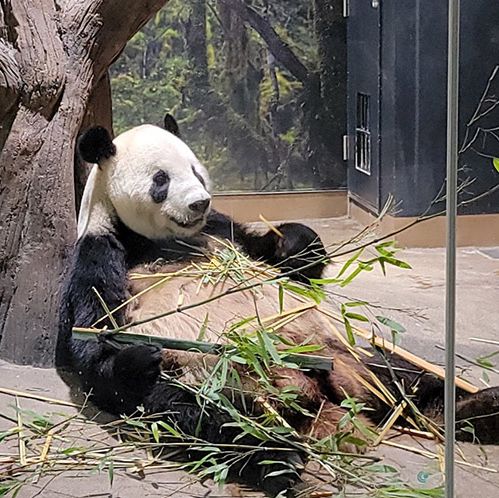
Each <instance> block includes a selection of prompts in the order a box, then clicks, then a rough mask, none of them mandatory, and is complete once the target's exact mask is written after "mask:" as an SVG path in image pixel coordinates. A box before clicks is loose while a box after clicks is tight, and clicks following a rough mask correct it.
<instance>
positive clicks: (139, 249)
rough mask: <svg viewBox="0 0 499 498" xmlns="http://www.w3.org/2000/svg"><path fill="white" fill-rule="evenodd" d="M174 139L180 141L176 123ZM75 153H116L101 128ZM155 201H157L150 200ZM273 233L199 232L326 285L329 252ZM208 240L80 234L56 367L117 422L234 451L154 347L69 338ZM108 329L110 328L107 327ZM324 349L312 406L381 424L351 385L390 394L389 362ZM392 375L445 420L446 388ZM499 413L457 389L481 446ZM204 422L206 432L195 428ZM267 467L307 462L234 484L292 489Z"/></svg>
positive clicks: (117, 223) (223, 222)
mask: <svg viewBox="0 0 499 498" xmlns="http://www.w3.org/2000/svg"><path fill="white" fill-rule="evenodd" d="M173 122H174V120H173ZM165 124H166V125H168V126H169V127H172V126H173V125H172V120H171V119H168V120H165ZM171 131H172V132H173V134H174V135H176V136H178V127H177V126H176V123H175V126H173V129H171ZM79 152H80V154H81V156H82V158H83V159H84V160H86V161H90V162H94V161H97V162H101V161H102V160H103V159H104V160H107V159H109V158H112V157H113V156H114V154H116V147H115V145H114V144H113V142H112V141H111V139H110V137H109V134H108V133H107V132H106V131H105V130H104V131H103V129H102V128H98V129H92V130H90V131H88V132H87V133H86V134H85V135H83V137H82V138H81V139H80V140H79ZM104 167H105V166H104ZM192 170H193V171H192V173H193V174H194V175H195V176H196V177H197V176H198V175H199V176H201V179H202V180H203V182H201V180H199V178H198V180H199V181H200V184H201V185H202V184H203V183H204V182H205V178H203V177H202V175H200V172H199V171H200V170H199V168H197V169H195V168H194V166H192ZM151 182H152V180H151ZM203 187H206V185H203ZM199 188H201V187H199ZM200 192H201V190H200ZM201 193H202V192H201ZM151 202H155V201H154V195H152V194H151ZM196 202H197V201H196ZM203 202H206V199H203ZM193 204H195V202H194V203H193ZM181 223H183V222H181ZM185 225H186V226H187V225H189V223H188V222H186V223H185ZM180 226H182V225H180ZM277 229H278V231H279V232H280V234H281V235H277V233H276V232H274V231H272V230H269V231H268V232H267V233H266V234H264V235H259V234H255V233H253V232H252V231H250V230H248V229H247V228H245V227H244V226H243V225H241V224H238V223H236V222H234V221H233V220H231V219H230V218H229V217H227V216H225V215H223V214H221V213H218V212H215V211H211V212H210V214H207V216H206V219H205V225H204V229H203V231H204V232H205V233H207V234H212V235H216V236H218V237H221V238H228V239H231V240H234V241H235V242H236V243H237V244H238V245H239V246H240V247H241V249H242V250H243V251H244V252H246V253H247V254H248V255H249V256H250V257H252V258H254V259H258V260H263V261H266V262H267V263H270V264H271V265H275V266H279V267H281V268H282V269H283V271H284V272H286V274H288V275H289V276H290V277H291V278H296V279H298V280H301V281H304V282H306V281H307V280H308V279H309V278H318V277H320V276H321V274H322V271H323V268H324V262H323V260H324V256H325V255H326V251H325V249H324V246H323V244H322V242H321V241H320V238H319V237H318V235H317V234H316V233H315V232H314V231H313V230H311V229H310V228H308V227H306V226H304V225H302V224H298V223H285V224H282V225H280V226H278V227H277ZM205 241H206V239H205V238H203V237H202V236H201V237H200V236H199V235H196V234H194V235H193V236H189V235H187V236H186V237H185V238H184V239H183V240H182V236H180V237H176V238H174V237H163V238H151V237H148V236H144V235H140V234H139V233H137V232H135V231H134V230H132V229H130V228H129V227H128V226H126V225H125V224H124V223H123V222H122V221H121V220H120V219H119V218H117V217H114V218H113V220H112V223H111V224H108V225H106V226H105V229H103V230H100V231H98V233H86V234H85V235H83V236H82V237H81V238H80V239H79V241H78V242H77V244H76V247H75V250H74V254H73V258H72V261H71V264H70V267H69V269H68V272H67V275H66V278H65V284H64V287H63V291H62V300H61V311H60V330H59V339H58V348H57V363H58V366H59V367H70V368H71V369H72V370H73V371H74V372H76V373H77V374H78V376H79V378H80V381H81V383H82V385H83V387H84V389H85V390H86V391H91V392H92V395H93V398H92V399H93V401H94V402H95V404H96V405H97V406H98V407H100V408H101V409H105V410H107V411H109V412H111V413H114V414H117V415H119V414H131V413H134V412H136V409H137V406H139V405H142V406H143V407H144V409H145V411H146V413H148V414H168V415H164V416H166V417H167V418H168V419H169V421H171V422H173V423H174V424H176V425H177V426H178V427H179V429H181V430H182V431H184V432H185V433H187V434H193V435H194V434H195V435H197V436H198V437H200V438H202V439H204V440H206V441H209V442H212V443H219V444H222V443H232V442H233V441H234V439H235V437H236V436H238V431H237V430H236V428H234V427H232V426H226V425H225V424H226V422H229V419H228V416H227V415H226V414H225V413H224V412H222V411H220V410H217V409H213V408H209V407H206V406H205V407H203V408H201V407H200V406H199V404H198V402H197V400H196V398H195V396H194V395H193V394H191V393H190V392H188V391H185V390H183V389H181V388H179V387H178V386H177V385H176V384H174V383H170V382H167V381H165V380H163V379H160V362H161V352H160V350H159V349H158V348H156V347H153V346H148V345H140V346H137V345H133V346H126V347H124V348H123V347H122V348H116V347H115V346H113V345H112V344H111V343H109V342H106V341H101V342H91V341H79V340H75V339H72V337H71V330H72V327H89V326H91V325H92V324H93V323H94V322H96V321H97V320H98V319H100V318H101V316H102V307H101V304H100V302H99V300H98V299H97V297H96V295H95V292H94V291H93V288H95V289H98V291H99V293H100V295H101V297H102V299H103V300H104V301H105V303H106V304H107V306H108V307H109V308H110V309H114V308H116V307H118V306H119V305H120V304H121V303H123V302H124V301H125V300H126V298H127V286H128V271H129V270H130V269H131V268H133V267H135V266H136V265H138V264H141V263H150V262H153V261H156V260H157V259H159V258H161V259H162V260H167V261H172V262H178V261H181V260H182V259H189V258H190V257H191V256H190V254H189V253H188V252H186V250H185V247H186V243H187V244H189V246H190V247H192V246H196V245H198V246H199V247H202V246H203V245H204V244H205ZM114 318H115V319H116V321H117V322H118V324H120V325H121V324H123V323H124V321H125V316H124V314H123V310H122V311H120V312H117V313H116V314H115V315H114ZM108 325H109V326H111V324H110V323H108ZM179 333H180V331H179ZM299 333H301V335H302V337H301V340H306V339H308V332H307V330H302V331H301V332H299ZM324 345H325V347H326V348H329V349H328V351H330V352H331V354H333V355H334V356H335V359H336V360H337V362H336V365H335V371H334V372H326V373H317V372H309V373H308V374H306V375H305V376H303V377H302V378H301V379H300V382H303V386H304V387H303V390H304V391H306V390H308V391H309V393H308V398H307V399H308V402H309V404H310V407H311V408H312V409H316V410H322V411H323V412H324V416H325V417H326V412H327V409H326V408H323V407H324V400H326V401H327V403H328V404H329V407H330V410H331V417H330V418H331V421H333V422H334V421H337V419H338V415H337V413H336V411H337V408H336V407H337V406H338V405H339V404H340V403H341V401H342V399H344V397H342V396H343V394H341V393H342V392H343V393H344V391H343V388H344V389H345V390H346V391H348V392H349V394H350V395H351V396H356V397H358V398H360V400H361V401H365V402H367V403H368V404H369V405H370V406H371V407H372V408H373V411H372V412H371V414H370V418H371V419H372V420H375V421H379V420H381V419H382V418H383V416H384V415H385V414H386V413H387V411H388V409H387V408H386V407H385V406H383V405H382V403H380V402H379V400H378V399H377V398H376V397H374V396H373V395H372V394H371V393H369V392H368V391H366V389H365V388H363V387H362V386H361V385H360V384H359V383H358V382H357V381H355V377H354V376H352V375H351V371H352V370H356V371H357V372H361V373H365V372H367V371H368V369H371V370H372V371H374V372H375V373H376V374H377V375H378V376H379V378H380V379H382V381H383V382H385V384H386V385H387V386H393V377H392V375H393V371H391V370H389V369H387V368H386V367H384V366H383V365H384V362H383V359H382V358H381V357H380V356H379V355H378V356H375V357H374V358H373V359H372V360H371V362H370V364H367V363H365V364H360V363H358V362H356V361H355V360H354V359H353V358H352V357H351V355H350V354H349V353H348V352H347V351H346V350H345V348H344V347H343V346H341V344H339V343H338V342H336V341H335V340H333V339H332V338H331V339H329V338H328V339H326V340H325V341H324ZM392 362H393V359H392ZM396 366H397V367H400V370H399V369H397V372H398V373H397V375H398V376H399V380H401V381H402V383H403V384H405V385H406V386H410V385H413V384H414V383H415V382H418V383H419V388H418V391H417V392H416V394H415V396H414V402H415V403H416V404H417V405H418V406H419V408H420V409H421V410H422V411H423V412H425V413H427V414H429V415H431V416H433V417H434V418H436V419H437V421H438V420H439V416H440V414H441V411H442V398H443V396H442V394H443V389H442V388H443V383H442V381H441V380H439V379H436V378H435V377H433V376H431V375H429V374H426V373H421V372H417V371H415V370H414V368H413V367H412V366H410V365H408V364H406V363H404V362H402V361H400V360H399V361H398V363H397V365H396ZM392 392H393V393H394V395H395V396H396V397H397V396H398V392H397V389H396V388H392ZM319 406H320V408H319ZM335 410H336V411H335ZM339 410H340V411H341V409H339ZM498 412H499V390H498V389H497V388H491V389H488V390H484V391H481V392H479V393H477V394H474V395H469V394H466V393H464V392H462V391H460V390H458V405H457V419H458V420H463V419H465V418H469V417H476V416H478V417H479V418H478V419H476V421H475V422H476V423H475V434H476V435H477V437H478V438H479V439H480V440H481V441H482V442H498V441H499V415H498V414H497V413H498ZM321 413H322V412H321ZM485 415H488V417H485ZM321 416H322V415H321ZM201 417H203V418H202V420H203V423H202V424H201V425H200V426H198V425H199V424H198V422H199V420H200V418H201ZM293 422H294V423H296V425H297V426H300V424H301V423H302V421H300V420H294V421H293ZM459 434H460V438H461V439H466V438H467V437H469V436H470V434H469V432H460V433H459ZM238 443H239V444H241V445H244V444H248V445H256V444H260V441H258V440H256V439H254V438H253V437H252V436H250V435H245V436H244V437H243V438H242V439H239V440H238ZM194 456H195V455H193V454H189V455H187V457H194ZM263 460H277V461H284V462H287V464H288V465H290V466H291V467H292V468H296V469H298V468H299V466H300V465H301V462H302V459H301V455H299V454H298V453H297V452H295V451H270V450H268V451H264V452H261V453H255V454H251V455H249V456H248V457H247V458H246V459H245V460H241V462H240V464H238V465H237V466H234V467H232V472H233V475H232V477H234V478H243V479H244V481H245V482H247V483H249V484H252V485H254V486H256V487H259V488H262V489H264V490H266V491H267V492H268V493H269V494H270V495H276V494H278V493H279V492H280V491H282V490H286V489H288V488H291V487H292V485H293V483H294V482H295V481H296V479H297V474H294V473H281V472H278V471H279V470H285V469H287V468H288V467H287V466H280V465H279V464H272V465H270V466H267V465H259V462H261V461H263ZM269 473H272V477H267V478H266V476H267V474H269Z"/></svg>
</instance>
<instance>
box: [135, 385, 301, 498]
mask: <svg viewBox="0 0 499 498" xmlns="http://www.w3.org/2000/svg"><path fill="white" fill-rule="evenodd" d="M144 408H145V409H146V413H148V414H162V415H161V416H162V417H164V418H165V419H166V420H167V421H168V422H169V423H170V424H173V425H174V426H175V427H176V428H177V430H179V431H180V432H181V433H184V434H186V435H189V436H195V437H196V438H199V439H202V440H203V441H206V442H208V443H211V444H213V445H215V446H216V445H217V444H231V443H234V448H233V452H232V453H231V448H227V447H225V448H224V451H223V452H221V458H232V457H234V456H235V459H236V461H235V462H232V463H231V465H230V470H229V477H230V478H231V479H233V480H237V481H244V483H245V484H248V485H251V486H253V487H255V488H259V489H263V490H264V491H265V492H266V493H267V494H268V495H270V496H276V495H278V494H279V493H281V492H282V491H287V490H291V489H292V488H293V486H294V485H295V484H296V483H297V482H299V480H300V477H299V476H300V472H301V469H302V467H303V459H302V456H301V455H300V454H299V453H298V452H297V451H295V450H293V449H292V448H289V447H288V448H285V447H284V446H285V445H283V444H281V443H269V444H268V445H267V448H269V449H266V447H265V444H262V441H261V440H259V439H257V438H255V437H253V436H251V435H248V434H246V435H243V436H241V433H242V430H241V429H239V428H237V427H234V426H232V425H230V426H227V425H226V424H228V423H229V422H232V419H231V417H230V416H229V414H228V413H226V412H225V411H223V410H222V409H220V408H216V407H210V406H209V405H204V406H200V404H199V402H198V400H197V399H196V396H195V395H194V394H193V393H191V392H190V391H187V390H185V389H183V388H182V387H181V386H178V385H177V384H174V383H173V382H169V381H167V380H163V379H162V380H161V381H160V382H158V383H157V384H156V386H155V387H154V389H153V390H152V392H151V393H150V394H149V395H148V396H147V397H146V399H145V401H144ZM240 436H241V437H240ZM281 446H282V447H283V449H282V450H280V449H270V448H276V447H279V448H280V447H281ZM234 452H235V453H234ZM222 455H224V456H222ZM225 455H226V456H225ZM202 456H206V453H205V452H195V451H192V450H190V451H188V452H186V453H185V455H184V457H185V458H186V459H189V460H190V461H192V460H193V459H198V458H201V457H202ZM264 461H272V462H279V463H272V464H270V463H269V464H263V465H262V462H264ZM281 471H282V472H281ZM271 473H272V474H273V475H270V476H269V474H271ZM288 496H289V495H288Z"/></svg>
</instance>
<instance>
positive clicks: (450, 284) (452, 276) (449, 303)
mask: <svg viewBox="0 0 499 498" xmlns="http://www.w3.org/2000/svg"><path fill="white" fill-rule="evenodd" d="M459 11H460V0H449V20H448V54H447V196H446V203H447V255H446V275H445V280H446V285H445V289H446V295H445V497H446V498H454V446H455V433H456V429H455V423H456V386H455V383H454V379H455V376H456V362H455V346H456V215H457V159H458V157H457V156H458V109H459Z"/></svg>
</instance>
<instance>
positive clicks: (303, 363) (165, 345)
mask: <svg viewBox="0 0 499 498" xmlns="http://www.w3.org/2000/svg"><path fill="white" fill-rule="evenodd" d="M99 334H101V332H99V331H98V330H93V329H87V328H80V327H74V328H73V337H74V338H75V339H80V340H84V341H89V340H94V341H96V340H98V336H99ZM109 338H110V340H111V341H115V342H118V343H121V344H128V343H132V344H143V343H147V344H154V345H155V346H158V347H160V348H162V349H173V350H178V351H193V352H198V353H205V354H214V355H220V354H223V353H224V352H227V351H231V350H233V349H234V346H231V345H226V344H213V343H210V342H202V341H182V340H179V339H169V338H166V337H157V336H152V335H146V334H133V333H131V332H117V333H114V332H113V333H112V334H111V335H110V336H109ZM283 360H284V361H289V362H293V363H296V364H297V365H299V366H300V367H301V368H314V369H317V370H326V371H330V370H332V368H333V359H332V358H330V357H327V356H317V355H309V354H294V353H290V354H286V355H284V356H283Z"/></svg>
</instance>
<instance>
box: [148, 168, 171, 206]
mask: <svg viewBox="0 0 499 498" xmlns="http://www.w3.org/2000/svg"><path fill="white" fill-rule="evenodd" d="M152 182H153V183H152V185H151V188H150V189H149V194H150V195H151V198H152V200H153V202H155V203H156V204H159V203H160V202H163V201H164V200H166V198H167V197H168V187H169V185H170V177H169V176H168V173H167V172H166V171H163V170H162V169H160V170H159V171H157V172H156V173H154V175H153V177H152Z"/></svg>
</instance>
